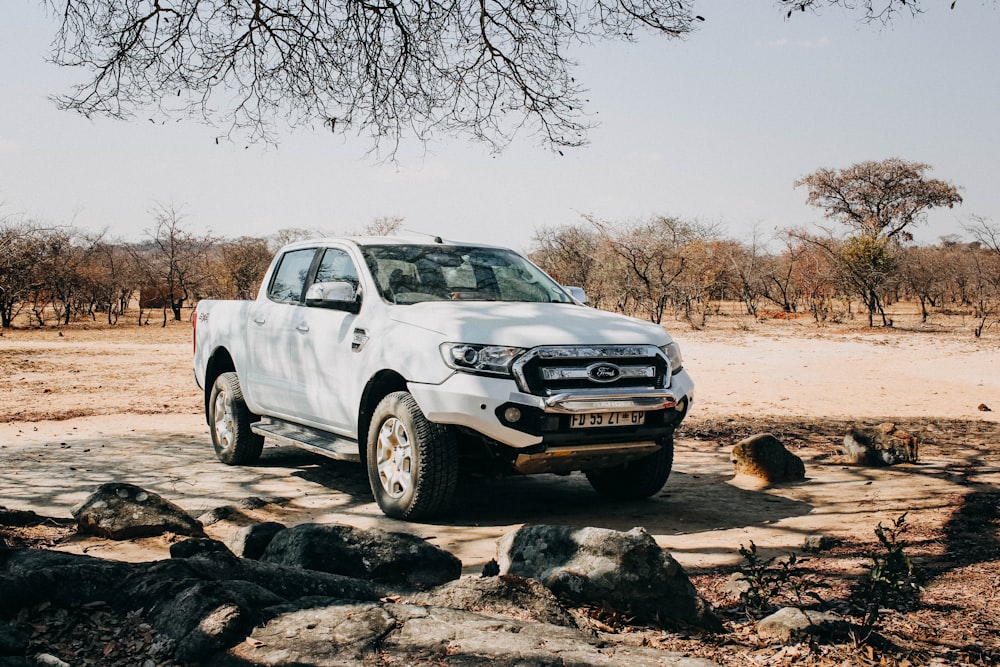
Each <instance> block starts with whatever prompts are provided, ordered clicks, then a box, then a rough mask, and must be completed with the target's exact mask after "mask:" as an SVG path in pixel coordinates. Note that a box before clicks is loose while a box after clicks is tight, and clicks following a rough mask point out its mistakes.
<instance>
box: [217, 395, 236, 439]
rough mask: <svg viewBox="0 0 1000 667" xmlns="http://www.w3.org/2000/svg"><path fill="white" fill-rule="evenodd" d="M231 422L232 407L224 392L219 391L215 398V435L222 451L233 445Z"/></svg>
mask: <svg viewBox="0 0 1000 667" xmlns="http://www.w3.org/2000/svg"><path fill="white" fill-rule="evenodd" d="M233 422H234V419H233V407H232V405H230V403H229V401H228V400H227V397H226V392H224V391H220V392H219V395H218V396H216V397H215V435H216V437H217V438H218V441H219V444H220V445H222V448H223V449H229V447H230V446H231V445H232V443H233V430H234V428H233Z"/></svg>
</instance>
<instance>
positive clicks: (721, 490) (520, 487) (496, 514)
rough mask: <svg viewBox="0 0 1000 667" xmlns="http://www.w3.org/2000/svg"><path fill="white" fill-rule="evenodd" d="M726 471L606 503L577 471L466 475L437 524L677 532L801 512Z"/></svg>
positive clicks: (683, 476)
mask: <svg viewBox="0 0 1000 667" xmlns="http://www.w3.org/2000/svg"><path fill="white" fill-rule="evenodd" d="M731 479H732V475H725V474H697V475H695V474H690V473H683V472H674V473H673V474H671V476H670V479H669V480H668V481H667V484H666V486H664V488H663V490H662V491H660V492H659V493H658V494H656V495H655V496H653V497H652V498H648V499H646V500H638V501H611V500H606V499H604V498H602V497H601V496H600V495H598V494H597V493H596V492H595V491H594V490H593V489H592V488H591V487H590V484H589V483H588V482H587V479H586V477H585V476H584V475H583V474H582V473H573V474H572V475H569V476H565V477H563V476H555V475H538V476H531V477H510V478H506V479H501V480H481V479H474V478H467V479H464V480H462V482H461V483H460V484H459V489H458V493H457V494H456V498H455V503H454V505H453V508H452V511H451V513H450V514H449V515H448V516H447V517H446V518H444V519H443V520H442V521H440V522H438V523H447V524H449V525H456V526H463V525H464V526H502V525H509V524H521V523H533V524H539V523H549V524H560V525H570V526H579V527H586V526H593V527H596V528H610V529H614V530H630V529H631V528H633V527H635V526H642V527H644V528H646V530H648V531H649V532H650V533H655V534H679V533H694V532H701V531H706V530H723V529H728V528H739V527H744V526H751V525H756V524H760V523H771V522H775V521H780V520H781V519H784V518H788V517H793V516H801V515H804V514H808V513H809V512H811V511H812V509H813V508H812V506H811V505H810V504H808V503H805V502H801V501H797V500H790V499H786V498H782V497H780V496H774V495H770V494H767V493H763V492H761V491H754V490H746V489H741V488H738V487H736V486H733V485H731V484H728V483H727V482H728V481H729V480H731Z"/></svg>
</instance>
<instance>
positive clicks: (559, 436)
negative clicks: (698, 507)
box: [409, 370, 694, 449]
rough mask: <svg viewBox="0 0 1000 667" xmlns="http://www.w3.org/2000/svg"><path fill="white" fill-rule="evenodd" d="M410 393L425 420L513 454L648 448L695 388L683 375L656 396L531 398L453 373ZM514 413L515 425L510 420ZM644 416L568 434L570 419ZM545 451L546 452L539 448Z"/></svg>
mask: <svg viewBox="0 0 1000 667" xmlns="http://www.w3.org/2000/svg"><path fill="white" fill-rule="evenodd" d="M409 390H410V393H411V394H412V395H413V397H414V399H415V400H416V401H417V404H418V405H419V406H420V409H421V410H422V411H423V413H424V415H425V416H426V417H427V419H428V420H430V421H432V422H435V423H440V424H454V425H457V426H464V427H467V428H469V429H472V430H473V431H476V432H478V433H480V434H482V435H484V436H486V437H488V438H491V439H493V440H496V441H498V442H500V443H503V444H505V445H509V446H510V447H514V448H517V449H524V448H533V447H535V446H537V445H544V446H561V445H570V444H571V445H573V446H575V447H579V446H588V445H599V444H601V445H606V444H612V445H613V444H616V443H621V444H625V443H638V442H645V443H652V442H656V441H657V440H658V439H659V438H660V437H662V436H664V435H667V434H668V433H670V432H672V431H673V429H674V428H676V427H677V425H678V424H680V422H681V420H683V419H684V416H685V414H686V413H687V410H688V408H689V406H690V403H691V400H692V397H693V393H694V383H693V382H692V381H691V378H690V376H689V375H688V374H687V372H686V371H684V370H681V371H680V372H678V373H676V374H674V375H673V376H672V377H671V384H670V387H668V388H666V389H658V390H655V391H641V390H640V391H637V390H617V391H603V392H584V391H579V392H566V393H561V394H556V395H553V396H535V395H533V394H525V393H523V392H521V391H519V390H518V388H517V385H516V384H515V383H514V381H513V380H511V379H507V378H491V377H484V376H479V375H471V374H468V373H455V374H454V375H452V376H451V377H449V378H448V379H447V380H445V381H444V382H443V383H441V384H438V385H431V384H421V383H417V382H411V383H410V384H409ZM509 408H516V409H517V410H516V411H517V412H518V413H519V416H518V418H517V419H516V420H511V419H509V418H508V417H509V416H510V415H511V414H512V413H510V412H509V410H508V409H509ZM625 411H642V412H645V413H646V416H645V419H644V423H643V425H641V426H612V427H599V428H585V429H581V428H571V427H570V419H571V415H573V414H581V413H595V412H598V413H600V412H603V413H608V412H625ZM543 449H544V447H543Z"/></svg>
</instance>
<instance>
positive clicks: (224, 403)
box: [208, 373, 264, 465]
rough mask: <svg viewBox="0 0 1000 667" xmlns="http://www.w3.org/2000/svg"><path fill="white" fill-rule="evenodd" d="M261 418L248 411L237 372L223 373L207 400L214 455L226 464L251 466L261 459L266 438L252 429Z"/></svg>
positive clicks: (217, 379) (216, 380)
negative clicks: (254, 423)
mask: <svg viewBox="0 0 1000 667" xmlns="http://www.w3.org/2000/svg"><path fill="white" fill-rule="evenodd" d="M258 420H260V417H258V416H257V415H255V414H253V413H252V412H250V410H248V409H247V404H246V403H245V402H244V401H243V390H242V389H240V380H239V378H238V377H236V373H223V374H222V375H220V376H219V377H217V378H216V379H215V384H213V385H212V395H211V397H210V398H209V401H208V428H209V430H210V431H211V432H212V445H214V446H215V455H216V456H218V457H219V460H220V461H222V462H223V463H225V464H226V465H249V464H251V463H255V462H256V461H257V459H259V458H260V452H261V450H262V449H263V448H264V436H261V435H257V434H255V433H254V432H253V431H251V430H250V424H252V423H253V422H255V421H258Z"/></svg>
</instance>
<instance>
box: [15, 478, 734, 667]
mask: <svg viewBox="0 0 1000 667" xmlns="http://www.w3.org/2000/svg"><path fill="white" fill-rule="evenodd" d="M175 507H176V506H172V504H171V503H168V502H167V501H164V500H163V499H162V498H159V497H158V496H155V494H151V493H148V492H145V491H143V490H142V489H139V488H138V487H133V486H131V485H123V484H112V485H104V486H102V487H101V488H100V489H99V490H98V493H97V494H95V495H94V496H93V497H92V498H90V499H88V501H87V502H85V503H84V504H83V505H82V506H81V508H80V509H79V511H78V512H77V516H78V520H80V518H81V517H84V519H83V520H82V521H81V523H80V528H81V529H86V530H95V529H96V528H95V527H100V528H99V530H100V532H101V534H105V535H109V536H110V535H119V536H121V535H129V534H133V535H134V534H142V535H148V534H157V532H156V531H159V532H167V531H169V532H175V533H176V532H179V531H177V530H176V528H177V527H178V526H182V527H184V526H186V527H188V528H192V526H191V524H188V523H187V522H186V521H184V520H183V517H181V518H178V516H177V515H176V511H177V510H175ZM177 509H178V510H179V508H177ZM180 511H181V512H182V514H183V511H182V510H180ZM158 512H159V513H162V517H163V518H162V521H161V522H160V523H159V524H157V523H156V521H155V520H153V519H151V517H152V516H153V515H155V514H156V513H158ZM184 516H187V515H184ZM188 518H190V517H188ZM191 521H192V522H194V520H193V519H192V520H191ZM84 522H85V523H84ZM132 522H134V525H132ZM194 528H197V529H196V530H195V529H191V530H190V531H189V532H188V533H186V534H192V535H194V537H192V538H190V539H187V540H183V541H179V542H176V543H175V544H173V545H172V546H171V550H170V552H171V558H170V559H168V560H162V561H157V562H152V563H125V562H118V561H108V560H101V559H97V558H92V557H89V556H82V555H75V554H69V553H63V552H57V551H48V550H43V549H2V548H0V618H9V617H11V616H12V615H14V614H15V613H16V612H17V610H18V609H22V608H28V607H33V606H35V605H38V604H40V603H49V604H53V605H64V606H74V605H87V604H96V603H99V602H100V603H106V604H108V605H111V606H112V607H114V608H115V609H118V610H119V611H121V612H123V613H127V612H132V611H134V610H137V609H142V610H144V614H145V618H146V621H147V622H148V623H149V624H150V625H151V626H152V627H153V628H155V630H156V631H157V632H159V633H160V635H161V636H164V637H166V638H167V639H168V641H170V642H172V646H173V650H172V655H173V657H174V658H175V659H176V660H178V661H180V662H182V663H190V664H205V665H223V666H225V665H246V664H267V665H301V664H309V665H350V664H358V663H378V664H382V663H386V664H388V663H393V664H395V663H397V662H399V663H413V662H418V663H423V662H434V664H455V665H491V666H495V665H501V666H502V665H521V664H586V665H594V666H601V665H608V666H609V667H610V666H611V665H618V664H629V665H636V666H639V667H642V666H643V665H678V666H687V667H695V666H705V665H709V664H711V663H709V662H708V661H705V660H700V659H695V658H686V657H682V656H679V655H674V654H671V653H668V652H665V651H661V650H657V649H652V648H643V647H608V646H604V645H602V644H601V643H600V642H599V640H598V639H597V638H595V637H594V636H592V635H591V634H590V633H588V632H585V631H583V630H581V629H580V628H578V627H577V626H576V624H575V623H574V621H573V619H572V617H571V616H570V615H569V614H568V613H567V612H566V610H565V609H564V608H563V606H562V604H563V603H568V604H570V605H580V604H592V603H601V604H603V605H610V606H611V607H612V608H615V609H620V610H621V611H627V612H629V613H635V614H640V615H644V616H648V617H650V618H652V617H656V616H658V617H659V618H660V619H669V618H673V619H676V620H678V621H682V622H684V623H686V624H690V625H700V626H702V627H704V628H708V629H712V628H717V627H719V622H718V619H717V618H716V617H715V615H714V613H713V612H712V609H711V607H710V606H709V605H708V604H707V603H705V602H704V601H703V600H701V598H700V597H698V595H697V593H696V592H695V590H694V587H693V586H692V585H691V583H690V581H689V580H688V578H687V576H686V574H685V573H684V570H683V569H682V568H681V567H680V565H679V564H677V562H676V561H674V560H673V558H671V557H670V555H669V554H668V553H667V552H666V551H664V550H663V549H661V548H660V547H658V546H657V545H656V543H655V542H654V541H653V539H652V537H651V536H650V535H649V534H648V533H646V532H645V531H644V530H642V529H638V528H637V529H633V530H631V531H629V532H627V533H622V532H618V531H612V530H605V529H597V528H583V529H576V528H568V527H564V526H531V527H525V528H521V529H519V530H517V531H514V532H513V533H511V534H509V535H507V536H505V537H504V538H503V539H502V540H501V542H500V544H499V545H498V554H497V561H498V568H497V570H498V571H499V575H498V576H490V577H477V578H466V579H460V578H459V575H460V573H461V563H460V562H459V561H458V559H457V558H455V557H454V556H453V555H452V554H449V553H447V552H446V551H444V550H441V549H439V548H438V547H435V546H434V545H431V544H429V543H427V542H426V541H424V540H422V539H419V538H416V537H414V536H412V535H408V534H400V533H389V532H385V531H381V530H361V529H357V528H352V527H349V526H339V525H318V524H303V525H299V526H295V527H292V528H285V527H284V526H281V525H280V524H260V526H258V527H256V528H253V527H247V528H245V529H243V530H242V531H240V534H239V535H237V536H234V537H233V538H232V539H230V541H229V546H227V545H225V544H223V543H221V542H218V541H215V540H211V539H209V538H207V537H205V536H204V534H203V533H202V532H201V530H200V524H198V523H197V522H194ZM234 551H236V552H239V553H234ZM25 648H26V643H25V641H24V638H23V636H21V635H19V634H18V633H17V631H16V630H14V629H13V628H11V627H9V626H6V625H0V664H8V663H9V664H17V663H18V661H22V660H24V661H26V658H25V656H24V653H23V652H24V651H25Z"/></svg>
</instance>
